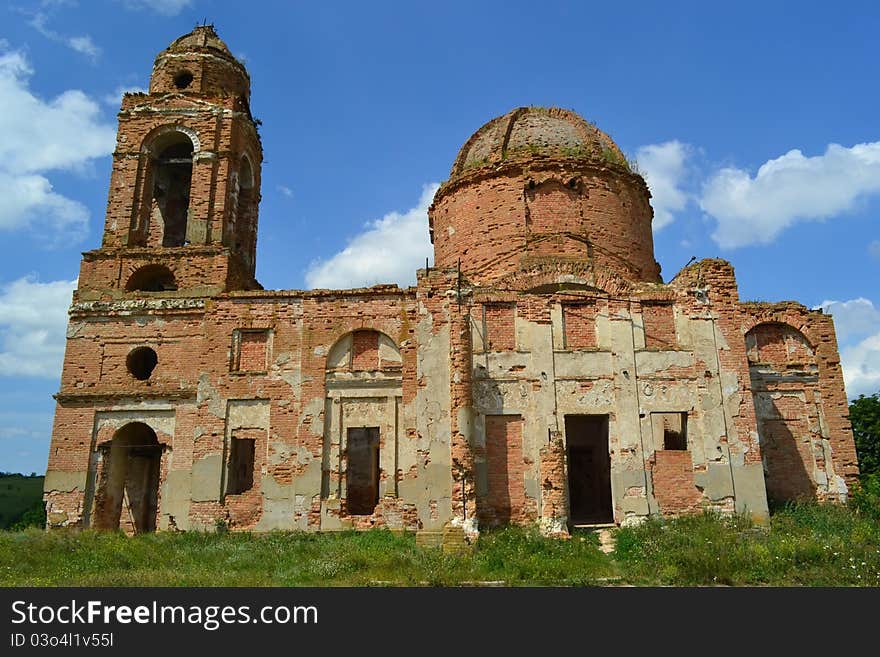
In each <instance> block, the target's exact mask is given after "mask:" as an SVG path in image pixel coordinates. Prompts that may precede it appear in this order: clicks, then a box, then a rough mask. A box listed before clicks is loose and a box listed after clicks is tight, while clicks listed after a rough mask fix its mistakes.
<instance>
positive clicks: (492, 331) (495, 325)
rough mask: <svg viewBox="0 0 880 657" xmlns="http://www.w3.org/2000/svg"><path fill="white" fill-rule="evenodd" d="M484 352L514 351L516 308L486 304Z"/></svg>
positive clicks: (513, 306)
mask: <svg viewBox="0 0 880 657" xmlns="http://www.w3.org/2000/svg"><path fill="white" fill-rule="evenodd" d="M485 313H486V315H485V316H486V351H512V350H514V349H516V322H515V318H516V306H515V305H513V304H486V306H485Z"/></svg>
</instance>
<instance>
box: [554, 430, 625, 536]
mask: <svg viewBox="0 0 880 657" xmlns="http://www.w3.org/2000/svg"><path fill="white" fill-rule="evenodd" d="M565 441H566V458H567V460H568V505H569V519H570V522H571V523H572V524H573V525H582V524H598V523H608V522H613V521H614V512H613V510H612V506H611V457H610V456H609V453H608V416H607V415H566V416H565Z"/></svg>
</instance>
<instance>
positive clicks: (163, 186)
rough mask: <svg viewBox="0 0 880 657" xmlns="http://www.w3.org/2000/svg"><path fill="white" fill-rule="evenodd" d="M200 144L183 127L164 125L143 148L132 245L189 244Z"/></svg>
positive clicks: (189, 130) (155, 131)
mask: <svg viewBox="0 0 880 657" xmlns="http://www.w3.org/2000/svg"><path fill="white" fill-rule="evenodd" d="M199 149H200V143H199V140H198V137H197V135H196V133H195V132H194V131H193V130H191V129H189V128H186V127H184V126H177V125H172V126H162V127H160V128H158V129H156V130H154V131H153V132H151V133H150V135H148V136H147V138H146V139H145V140H144V143H143V146H142V147H141V155H140V163H139V169H140V176H139V184H138V193H137V199H136V203H135V220H134V222H133V229H132V231H131V234H130V236H129V245H130V246H164V247H175V246H183V245H185V244H187V243H188V242H189V241H190V235H189V229H190V226H189V207H190V194H191V187H192V175H193V158H194V155H195V154H196V153H197V152H198V151H199Z"/></svg>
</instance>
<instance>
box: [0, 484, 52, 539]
mask: <svg viewBox="0 0 880 657" xmlns="http://www.w3.org/2000/svg"><path fill="white" fill-rule="evenodd" d="M42 500H43V477H37V476H30V477H28V476H25V475H22V474H7V473H5V472H4V473H0V529H8V528H9V527H11V526H12V525H13V524H15V523H16V522H17V521H18V520H19V519H20V518H21V516H22V515H23V514H24V513H25V512H27V511H32V510H34V509H35V508H36V507H37V506H40V505H41V504H42Z"/></svg>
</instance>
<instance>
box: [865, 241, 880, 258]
mask: <svg viewBox="0 0 880 657" xmlns="http://www.w3.org/2000/svg"><path fill="white" fill-rule="evenodd" d="M868 253H869V254H870V255H871V257H872V258H877V260H880V240H874V241H873V242H871V243H870V244H868Z"/></svg>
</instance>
